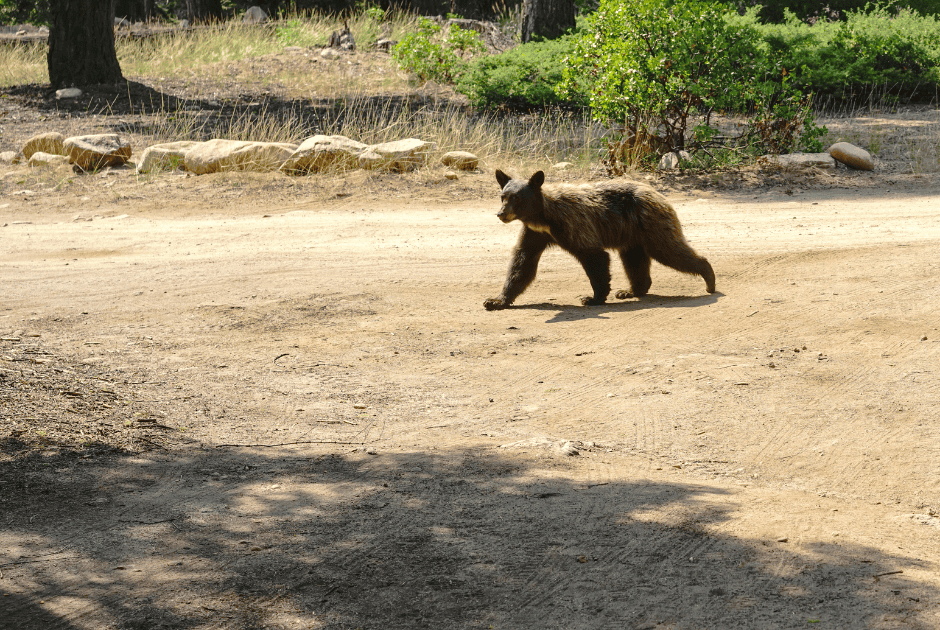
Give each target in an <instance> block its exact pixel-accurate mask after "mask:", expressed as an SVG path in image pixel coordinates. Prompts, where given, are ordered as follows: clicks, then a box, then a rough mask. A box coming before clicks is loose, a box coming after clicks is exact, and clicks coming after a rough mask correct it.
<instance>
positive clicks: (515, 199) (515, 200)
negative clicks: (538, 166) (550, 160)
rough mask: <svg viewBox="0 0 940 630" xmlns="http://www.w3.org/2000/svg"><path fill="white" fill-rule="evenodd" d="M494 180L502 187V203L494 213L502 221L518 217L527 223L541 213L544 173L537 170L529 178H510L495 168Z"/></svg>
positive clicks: (506, 221)
mask: <svg viewBox="0 0 940 630" xmlns="http://www.w3.org/2000/svg"><path fill="white" fill-rule="evenodd" d="M496 181H497V182H499V186H500V188H502V197H501V198H502V202H503V205H502V207H501V208H500V210H499V212H498V213H497V214H496V216H497V217H499V220H500V221H502V222H503V223H509V222H511V221H515V220H516V219H519V220H520V221H522V222H523V223H527V222H529V221H532V220H534V219H537V218H538V217H539V216H540V215H541V213H542V205H543V200H542V184H544V183H545V173H543V172H542V171H539V172H537V173H536V174H535V175H533V176H532V177H530V178H529V180H528V181H526V180H524V179H512V178H511V177H509V175H507V174H506V173H504V172H502V171H500V170H497V171H496Z"/></svg>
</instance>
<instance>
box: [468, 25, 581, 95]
mask: <svg viewBox="0 0 940 630" xmlns="http://www.w3.org/2000/svg"><path fill="white" fill-rule="evenodd" d="M576 41H577V40H576V39H575V38H574V37H572V36H565V37H562V38H559V39H555V40H547V41H540V42H529V43H527V44H522V45H521V46H516V47H515V48H513V49H511V50H509V51H507V52H504V53H502V54H500V55H492V56H487V57H480V58H478V59H475V60H474V61H473V62H472V63H471V64H470V67H469V68H468V69H467V71H466V73H464V75H463V76H462V77H461V79H460V81H459V82H458V84H457V89H458V90H459V91H460V92H462V93H464V94H466V95H467V96H468V97H469V98H470V102H471V103H473V105H475V106H477V107H482V108H486V109H505V110H512V111H530V110H534V109H544V108H546V107H572V106H583V105H584V104H585V100H584V99H583V97H582V95H581V94H577V93H576V94H573V95H572V96H571V97H565V98H562V97H561V96H559V94H558V93H557V92H556V91H555V87H556V86H557V85H558V84H559V83H561V82H562V80H563V79H564V70H565V58H566V57H567V56H568V54H570V53H571V51H572V48H573V46H574V43H575V42H576Z"/></svg>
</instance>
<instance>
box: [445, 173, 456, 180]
mask: <svg viewBox="0 0 940 630" xmlns="http://www.w3.org/2000/svg"><path fill="white" fill-rule="evenodd" d="M444 177H445V178H446V179H457V173H455V172H454V171H447V172H446V173H444Z"/></svg>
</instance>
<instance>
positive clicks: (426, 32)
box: [392, 17, 486, 83]
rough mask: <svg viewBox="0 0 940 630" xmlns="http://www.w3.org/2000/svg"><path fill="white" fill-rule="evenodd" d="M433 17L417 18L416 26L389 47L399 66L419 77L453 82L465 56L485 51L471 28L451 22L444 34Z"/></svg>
mask: <svg viewBox="0 0 940 630" xmlns="http://www.w3.org/2000/svg"><path fill="white" fill-rule="evenodd" d="M442 31H443V29H442V27H441V26H440V25H439V24H437V23H436V22H435V21H434V20H431V19H429V18H425V17H421V18H418V30H417V31H416V32H414V33H409V34H408V35H406V36H405V37H403V38H402V40H401V41H400V42H398V44H396V45H395V48H393V49H392V57H393V58H394V59H395V61H397V62H398V65H399V67H401V68H402V69H403V70H405V71H407V72H410V73H411V74H413V75H415V77H417V79H418V80H419V81H422V82H423V81H437V82H438V83H454V82H455V81H456V80H457V79H458V78H459V77H460V75H461V74H462V73H463V72H464V70H465V68H466V66H467V63H468V62H469V59H471V58H472V57H473V56H474V55H476V54H479V53H482V52H484V51H486V46H485V45H484V44H483V42H482V41H480V37H479V35H478V34H477V33H476V32H475V31H470V30H466V29H462V28H460V27H459V26H457V25H456V24H451V25H450V28H449V29H448V31H447V34H446V36H444V35H443V34H442Z"/></svg>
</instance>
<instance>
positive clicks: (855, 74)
mask: <svg viewBox="0 0 940 630" xmlns="http://www.w3.org/2000/svg"><path fill="white" fill-rule="evenodd" d="M867 9H868V10H867V11H863V10H858V11H851V12H848V13H847V15H846V16H845V21H844V22H826V21H817V22H816V23H814V24H812V25H809V24H806V23H804V22H800V21H799V20H798V19H797V17H796V16H795V15H794V14H793V13H789V12H788V13H787V14H786V19H785V22H784V23H783V24H773V25H756V28H757V29H758V30H759V31H760V32H761V33H762V36H763V39H764V41H765V46H766V54H767V55H768V57H769V58H773V59H776V60H777V61H778V62H779V63H780V64H781V66H782V67H783V68H784V69H785V70H786V71H787V72H788V73H789V74H791V75H792V76H793V81H794V84H795V85H797V86H798V87H799V88H800V89H802V90H804V91H812V92H814V93H816V94H819V95H841V94H848V95H849V96H851V95H852V94H853V93H854V94H859V95H865V94H867V93H870V92H871V91H872V90H873V89H881V90H884V91H887V92H889V93H892V94H894V95H896V96H897V95H903V96H904V97H905V98H908V99H914V100H916V99H923V98H930V97H935V95H936V89H937V87H938V85H940V21H938V20H937V18H935V17H933V16H921V15H919V14H918V13H915V12H913V11H911V10H909V9H901V10H900V11H897V12H894V11H889V10H888V9H886V8H884V7H881V6H875V7H871V6H869V7H867Z"/></svg>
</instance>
